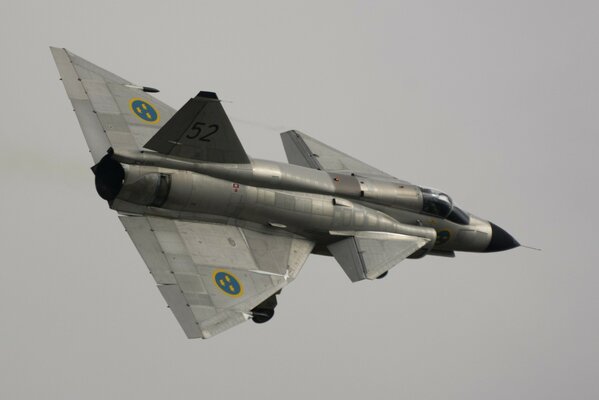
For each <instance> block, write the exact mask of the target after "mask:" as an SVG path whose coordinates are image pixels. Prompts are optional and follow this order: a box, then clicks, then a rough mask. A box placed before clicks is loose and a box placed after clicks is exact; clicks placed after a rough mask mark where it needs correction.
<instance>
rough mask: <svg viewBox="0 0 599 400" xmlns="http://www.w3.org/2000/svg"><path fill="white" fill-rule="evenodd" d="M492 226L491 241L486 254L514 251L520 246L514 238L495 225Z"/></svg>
mask: <svg viewBox="0 0 599 400" xmlns="http://www.w3.org/2000/svg"><path fill="white" fill-rule="evenodd" d="M490 224H491V232H492V233H491V241H490V242H489V245H488V246H487V248H486V250H485V252H486V253H491V252H494V251H503V250H509V249H513V248H514V247H518V246H520V243H518V241H517V240H516V239H514V238H513V237H512V235H510V234H509V233H507V232H506V231H504V230H503V229H501V228H500V227H498V226H497V225H495V224H494V223H492V222H491V223H490Z"/></svg>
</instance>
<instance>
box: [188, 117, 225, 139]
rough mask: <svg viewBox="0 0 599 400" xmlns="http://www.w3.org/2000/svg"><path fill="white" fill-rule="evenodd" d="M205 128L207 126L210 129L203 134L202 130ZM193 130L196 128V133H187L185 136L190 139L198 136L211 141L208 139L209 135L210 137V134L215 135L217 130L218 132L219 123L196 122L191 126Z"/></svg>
mask: <svg viewBox="0 0 599 400" xmlns="http://www.w3.org/2000/svg"><path fill="white" fill-rule="evenodd" d="M204 128H207V129H208V130H210V131H209V132H204V134H203V135H202V131H203V130H204ZM191 130H194V131H195V133H188V134H187V135H185V137H187V138H188V139H196V138H197V139H198V140H201V141H202V142H209V141H210V139H208V137H210V136H212V135H214V134H215V133H216V132H218V125H216V124H211V125H207V124H206V123H205V122H196V123H195V124H193V126H192V127H191ZM200 135H202V136H200Z"/></svg>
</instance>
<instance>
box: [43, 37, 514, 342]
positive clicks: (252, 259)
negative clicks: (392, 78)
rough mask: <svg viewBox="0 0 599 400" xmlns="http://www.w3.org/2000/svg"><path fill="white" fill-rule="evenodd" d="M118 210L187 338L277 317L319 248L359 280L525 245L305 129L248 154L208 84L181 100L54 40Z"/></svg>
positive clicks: (106, 192)
mask: <svg viewBox="0 0 599 400" xmlns="http://www.w3.org/2000/svg"><path fill="white" fill-rule="evenodd" d="M51 51H52V55H53V56H54V60H55V62H56V65H57V67H58V71H59V73H60V77H61V80H62V83H63V84H64V87H65V89H66V92H67V95H68V97H69V99H70V100H71V103H72V105H73V107H74V111H75V113H76V115H77V118H78V120H79V124H80V125H81V129H82V131H83V135H84V137H85V140H86V142H87V145H88V147H89V150H90V153H91V156H92V158H93V162H94V166H93V167H92V168H91V169H92V171H93V174H94V176H95V187H96V190H97V192H98V194H99V195H100V197H101V198H102V199H104V200H106V201H107V202H108V205H109V207H110V208H111V209H113V210H115V211H116V212H117V213H118V216H119V219H120V221H121V222H122V224H123V225H124V227H125V230H126V231H127V233H128V234H129V236H130V237H131V240H132V241H133V244H134V245H135V247H136V248H137V250H138V251H139V254H140V255H141V257H142V258H143V260H144V261H145V263H146V264H147V267H148V269H149V271H150V273H151V274H152V276H153V277H154V279H155V280H156V283H157V285H158V289H159V290H160V293H161V294H162V296H163V297H164V300H165V301H166V303H167V305H168V307H169V308H170V309H171V311H172V312H173V314H174V316H175V318H176V319H177V321H178V322H179V324H180V325H181V327H182V328H183V331H184V332H185V334H186V335H187V337H189V338H208V337H211V336H214V335H216V334H218V333H220V332H222V331H224V330H226V329H228V328H231V327H233V326H235V325H237V324H239V323H241V322H244V321H246V320H248V319H251V320H253V321H254V322H256V323H263V322H266V321H268V320H270V319H271V318H272V317H273V315H274V309H275V307H276V305H277V298H276V296H277V295H279V294H280V293H281V290H282V289H283V288H284V287H285V286H286V285H288V284H289V283H290V282H292V281H293V280H294V279H295V278H296V277H297V275H298V273H299V272H300V270H301V268H302V266H303V264H304V263H305V261H306V259H307V257H308V256H309V255H310V254H311V253H315V254H321V255H326V256H332V257H334V258H335V260H337V262H338V263H339V265H340V266H341V268H342V269H343V271H345V273H346V274H347V276H348V278H349V279H350V280H351V281H352V282H358V281H362V280H373V279H377V278H381V277H384V276H385V275H386V274H387V272H388V271H389V269H391V268H392V267H394V266H395V265H397V264H398V263H399V262H400V261H402V260H404V259H406V258H421V257H424V256H426V255H434V256H448V257H454V255H455V252H456V251H468V252H483V253H484V252H495V251H501V250H507V249H512V248H514V247H517V246H519V244H518V242H517V241H516V240H515V239H514V238H513V237H512V236H511V235H510V234H508V233H507V232H506V231H505V230H503V229H501V228H500V227H498V226H497V225H495V224H493V223H491V222H489V221H487V220H484V219H481V218H478V217H475V216H474V215H472V214H470V213H468V212H466V211H464V210H462V209H460V208H458V207H457V206H456V205H455V204H454V203H453V201H452V199H451V197H449V196H448V195H447V194H446V193H443V192H441V191H438V190H434V189H430V188H425V187H420V186H418V185H415V184H412V183H409V182H406V181H403V180H400V179H397V178H395V177H393V176H391V175H389V174H387V173H385V172H383V171H381V170H379V169H377V168H374V167H372V166H370V165H368V164H366V163H364V162H362V161H359V160H358V159H356V158H353V157H351V156H349V155H347V154H345V153H342V152H341V151H339V150H336V149H334V148H333V147H331V146H328V145H326V144H324V143H321V142H319V141H318V140H316V139H314V138H312V137H310V136H308V135H306V134H305V133H302V132H299V131H297V130H291V131H287V132H283V133H281V138H282V140H283V146H284V148H285V153H286V154H287V159H288V160H289V164H286V163H279V162H274V161H266V160H260V159H255V158H251V157H250V156H248V155H247V153H246V152H245V150H244V148H243V146H242V144H241V142H240V141H239V138H238V137H237V134H236V132H235V130H234V129H233V126H232V124H231V122H230V120H229V118H228V117H227V115H226V113H225V111H224V109H223V106H222V103H221V101H220V100H219V98H218V97H217V95H216V94H215V93H213V92H209V91H201V92H199V93H198V95H197V96H195V97H194V98H192V99H190V100H189V101H188V102H187V103H186V104H185V105H183V107H182V108H181V109H180V110H178V111H177V110H174V109H173V108H171V107H169V106H167V105H166V104H164V103H162V102H161V101H160V100H158V99H156V98H155V97H153V96H152V95H150V94H149V93H154V92H157V90H156V89H153V88H150V87H145V86H141V85H136V84H133V83H131V82H129V81H127V80H125V79H123V78H121V77H119V76H117V75H115V74H113V73H111V72H108V71H106V70H104V69H102V68H100V67H98V66H96V65H94V64H92V63H90V62H88V61H86V60H84V59H82V58H80V57H78V56H77V55H75V54H73V53H71V52H69V51H67V50H65V49H60V48H51Z"/></svg>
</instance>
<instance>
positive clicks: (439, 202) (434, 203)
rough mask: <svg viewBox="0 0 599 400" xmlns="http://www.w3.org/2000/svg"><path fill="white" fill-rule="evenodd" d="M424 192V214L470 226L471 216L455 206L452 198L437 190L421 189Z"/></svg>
mask: <svg viewBox="0 0 599 400" xmlns="http://www.w3.org/2000/svg"><path fill="white" fill-rule="evenodd" d="M420 191H421V192H422V212H423V213H425V214H429V215H433V216H435V217H440V218H443V219H448V220H450V221H451V222H455V223H456V224H460V225H468V224H469V223H470V216H469V215H468V214H467V213H466V212H464V211H462V210H461V209H460V208H459V207H457V206H454V204H453V201H452V200H451V197H449V196H448V195H446V194H445V193H442V192H440V191H438V190H435V189H428V188H420Z"/></svg>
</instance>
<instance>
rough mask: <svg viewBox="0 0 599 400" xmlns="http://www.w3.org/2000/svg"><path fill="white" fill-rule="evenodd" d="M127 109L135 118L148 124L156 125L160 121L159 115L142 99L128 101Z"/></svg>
mask: <svg viewBox="0 0 599 400" xmlns="http://www.w3.org/2000/svg"><path fill="white" fill-rule="evenodd" d="M129 108H130V109H131V112H132V113H133V114H135V116H136V117H137V118H139V119H141V120H142V121H144V122H147V123H149V124H156V123H158V122H159V121H160V114H159V113H158V110H156V109H155V108H154V106H153V105H151V104H150V103H148V102H147V101H145V100H143V99H136V98H134V99H131V100H129Z"/></svg>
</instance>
